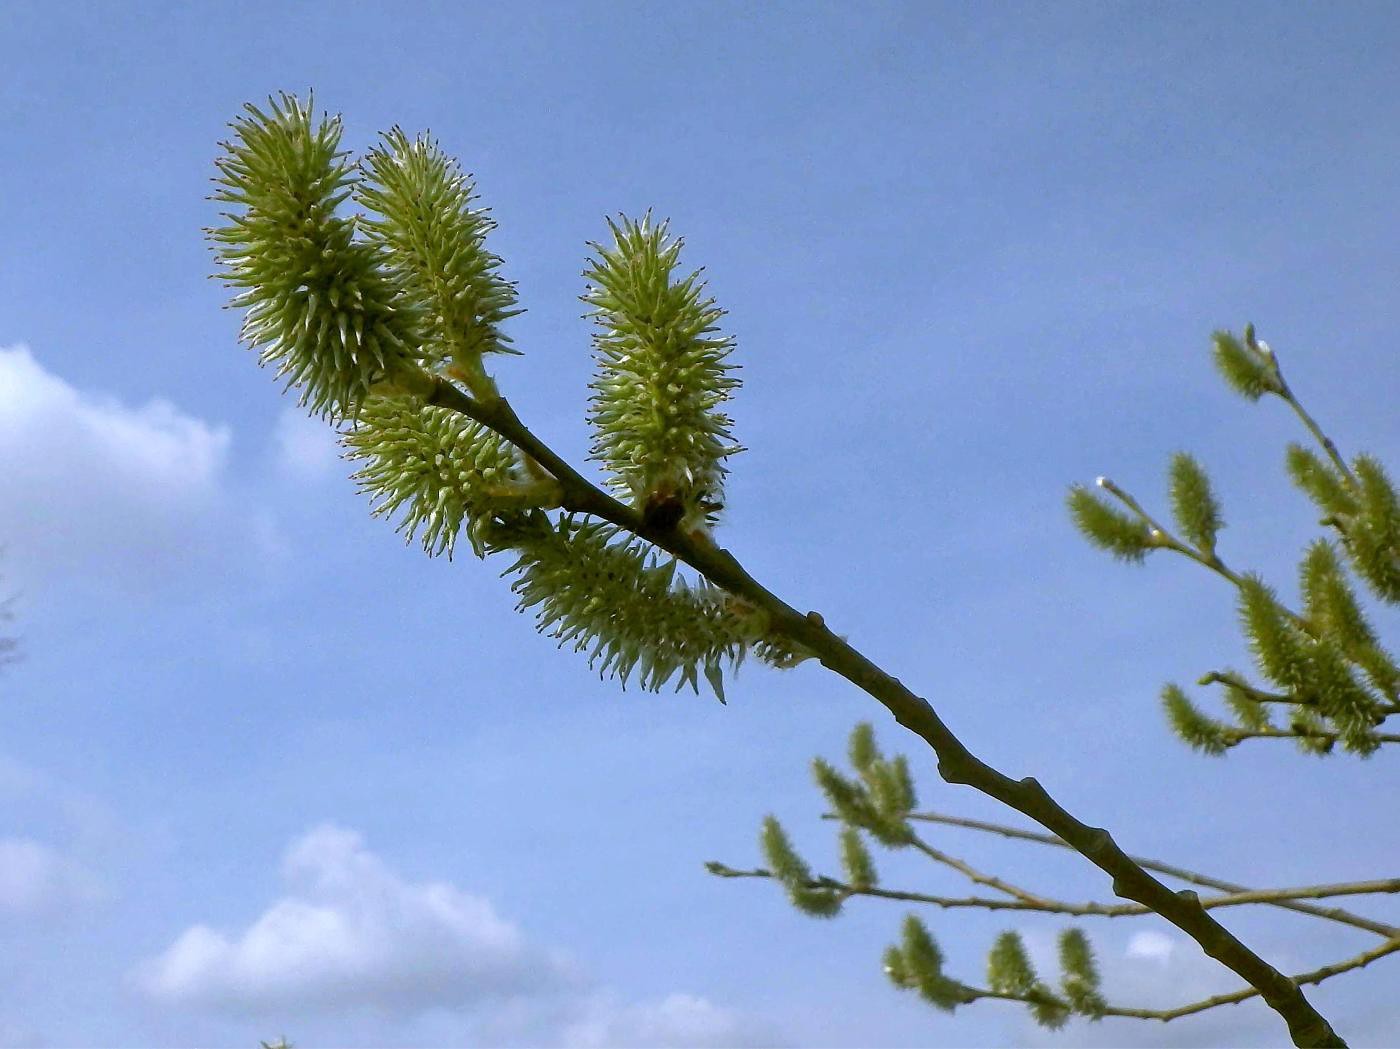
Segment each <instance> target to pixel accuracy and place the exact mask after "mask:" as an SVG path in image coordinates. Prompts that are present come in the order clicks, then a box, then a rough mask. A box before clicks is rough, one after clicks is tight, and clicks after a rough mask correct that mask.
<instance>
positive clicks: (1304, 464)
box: [1284, 442, 1358, 521]
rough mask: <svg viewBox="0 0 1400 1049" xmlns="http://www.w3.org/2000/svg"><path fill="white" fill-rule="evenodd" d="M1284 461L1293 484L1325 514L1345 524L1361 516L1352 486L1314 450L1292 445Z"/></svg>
mask: <svg viewBox="0 0 1400 1049" xmlns="http://www.w3.org/2000/svg"><path fill="white" fill-rule="evenodd" d="M1284 461H1285V464H1286V465H1287V467H1288V474H1289V476H1290V477H1292V478H1293V483H1294V484H1296V485H1297V486H1298V487H1299V488H1301V489H1302V490H1303V492H1304V493H1306V495H1307V496H1308V498H1309V499H1311V500H1312V501H1313V502H1314V503H1315V504H1316V505H1317V507H1318V509H1320V510H1321V511H1322V512H1323V513H1325V514H1328V515H1329V516H1332V517H1337V518H1342V519H1343V520H1344V521H1345V520H1348V519H1350V518H1351V517H1352V516H1353V515H1354V514H1355V513H1356V512H1357V509H1358V505H1357V501H1356V493H1355V492H1354V491H1352V488H1351V485H1350V484H1349V483H1348V482H1347V480H1346V478H1344V477H1343V476H1342V475H1341V474H1339V473H1338V472H1337V471H1336V469H1334V468H1333V467H1332V466H1331V464H1329V463H1327V462H1326V461H1325V460H1323V458H1322V457H1321V456H1319V455H1318V454H1317V453H1316V452H1314V451H1312V449H1310V448H1304V447H1303V446H1302V445H1301V444H1298V443H1296V442H1290V443H1289V445H1288V451H1287V454H1286V456H1285V460H1284Z"/></svg>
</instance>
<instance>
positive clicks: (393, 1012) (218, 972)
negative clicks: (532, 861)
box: [131, 824, 779, 1049]
mask: <svg viewBox="0 0 1400 1049" xmlns="http://www.w3.org/2000/svg"><path fill="white" fill-rule="evenodd" d="M281 874H282V877H283V880H284V881H285V882H286V883H287V885H288V889H289V891H288V892H287V894H286V895H284V896H283V897H281V898H280V899H278V900H277V901H275V902H274V903H273V904H272V905H271V906H270V907H268V908H267V909H266V910H265V911H264V912H263V913H262V914H261V915H260V916H259V917H258V918H257V919H256V920H254V921H253V922H252V923H251V924H250V925H249V926H248V927H247V928H246V929H244V930H243V931H241V932H238V933H233V934H229V933H225V932H220V931H218V930H216V929H213V928H210V927H209V926H207V925H194V926H191V927H190V928H188V929H187V930H185V932H184V933H182V934H181V935H180V936H178V937H177V938H176V940H175V941H174V942H173V943H172V944H171V945H170V947H168V948H167V949H166V950H165V951H164V952H163V953H161V954H160V955H159V956H157V957H155V958H152V959H150V960H148V961H146V962H143V963H142V964H140V965H138V966H137V967H136V968H135V969H134V970H133V972H132V974H131V979H132V984H133V986H134V987H135V988H136V989H137V990H138V991H139V992H141V993H142V994H144V995H145V996H146V997H147V998H149V999H151V1000H153V1001H155V1002H157V1003H161V1004H166V1005H170V1006H177V1007H184V1008H190V1009H200V1010H207V1011H217V1012H222V1013H232V1014H241V1015H246V1016H266V1017H269V1018H271V1017H273V1016H274V1015H275V1014H277V1013H278V1012H279V1010H285V1011H289V1012H291V1014H292V1015H295V1016H298V1017H301V1018H303V1020H308V1021H309V1014H310V1013H312V1012H313V1011H319V1013H320V1015H321V1016H323V1017H326V1018H331V1017H339V1020H340V1021H344V1020H345V1018H346V1015H347V1014H348V1013H354V1012H356V1010H357V1009H359V1007H362V1006H369V1007H372V1009H373V1015H370V1014H365V1015H364V1016H363V1017H362V1019H361V1020H360V1021H359V1023H360V1027H361V1029H362V1030H361V1033H363V1030H364V1029H369V1030H372V1031H374V1032H375V1037H376V1040H377V1041H379V1042H382V1043H387V1042H388V1041H392V1040H394V1039H395V1038H402V1037H405V1036H408V1037H414V1036H411V1035H407V1034H406V1033H407V1032H417V1033H418V1036H422V1035H423V1033H424V1032H425V1031H430V1032H431V1041H432V1042H433V1044H440V1045H448V1044H476V1043H479V1042H482V1041H486V1042H487V1043H488V1044H500V1045H506V1044H510V1045H515V1044H527V1045H535V1046H542V1045H552V1046H563V1047H568V1049H592V1047H598V1046H618V1047H622V1046H658V1047H661V1046H669V1047H676V1049H683V1047H688V1046H757V1045H775V1044H779V1043H778V1040H777V1039H776V1038H775V1037H773V1036H772V1035H771V1034H770V1033H768V1032H766V1031H764V1030H762V1029H761V1028H760V1027H759V1026H756V1025H755V1024H754V1023H753V1022H752V1020H751V1019H749V1018H747V1017H745V1016H743V1015H741V1014H738V1013H736V1012H734V1011H733V1010H729V1009H724V1008H721V1007H719V1006H717V1005H715V1004H713V1003H712V1002H710V1001H708V1000H707V999H705V998H702V997H697V996H694V995H689V994H672V995H668V996H664V997H661V998H657V999H653V1000H646V1001H640V1002H635V1001H628V1000H626V999H625V998H623V997H621V996H619V995H618V994H616V993H613V992H612V991H609V990H604V989H599V988H597V987H592V986H589V984H588V981H586V980H585V979H584V978H582V977H581V976H580V975H579V973H578V971H577V969H576V967H575V966H573V965H572V964H570V963H569V962H568V960H567V959H566V958H565V956H564V955H563V954H562V953H561V952H559V951H554V950H547V949H544V948H542V947H540V946H539V945H536V944H532V943H530V942H529V941H528V940H527V939H526V937H525V936H524V935H523V934H522V933H521V931H520V930H519V929H518V928H517V927H516V926H515V925H513V924H511V923H510V922H508V921H506V920H505V919H503V918H502V917H500V915H498V914H497V913H496V911H495V909H494V908H493V907H492V905H491V904H490V902H489V901H487V900H484V899H482V898H481V897H479V896H473V895H471V894H469V893H466V892H463V891H462V890H460V889H458V888H456V887H454V886H452V885H449V884H446V883H443V882H410V881H407V880H405V879H403V878H402V877H401V876H399V875H398V874H397V873H395V872H394V871H393V870H392V869H391V868H390V866H389V865H388V864H387V863H385V861H384V860H383V859H382V858H381V857H379V856H378V855H376V854H375V853H373V852H371V851H370V850H369V849H368V848H366V846H365V843H364V840H363V839H362V838H361V836H360V835H359V834H357V833H355V832H353V831H350V830H346V829H344V828H341V827H337V826H334V825H331V824H324V825H322V826H319V827H317V828H315V829H313V830H312V831H310V832H309V833H307V834H305V835H304V836H302V837H301V838H299V839H297V840H296V841H294V842H293V843H292V844H291V845H290V846H289V847H288V849H287V850H286V852H285V854H284V856H283V859H282V865H281ZM283 1015H285V1012H284V1013H283ZM278 1022H283V1021H281V1020H279V1021H278ZM386 1023H388V1024H389V1025H390V1026H388V1027H386V1026H385V1024H386ZM289 1033H290V1032H289ZM351 1036H352V1035H351V1033H349V1032H346V1031H343V1030H342V1031H341V1032H340V1034H339V1035H338V1037H339V1039H340V1040H342V1041H344V1040H345V1039H346V1038H347V1037H351ZM302 1037H312V1035H311V1034H310V1033H309V1032H307V1031H303V1032H302ZM354 1037H359V1035H354ZM293 1040H294V1041H295V1040H296V1037H295V1035H293Z"/></svg>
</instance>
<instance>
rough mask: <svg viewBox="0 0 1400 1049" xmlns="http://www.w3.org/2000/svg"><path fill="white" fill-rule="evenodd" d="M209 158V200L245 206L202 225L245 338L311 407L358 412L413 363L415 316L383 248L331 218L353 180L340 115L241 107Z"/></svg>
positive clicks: (281, 103) (282, 104)
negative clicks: (223, 221) (212, 169)
mask: <svg viewBox="0 0 1400 1049" xmlns="http://www.w3.org/2000/svg"><path fill="white" fill-rule="evenodd" d="M244 108H245V109H246V110H247V115H246V116H241V117H239V118H237V119H236V120H235V121H234V122H233V124H232V125H231V126H232V128H233V131H234V139H233V141H232V142H226V143H223V144H222V145H223V149H224V154H223V156H221V157H219V158H218V160H217V161H216V164H217V166H218V169H219V176H218V177H217V178H216V179H215V180H214V182H215V184H216V185H217V186H218V187H219V189H218V190H217V191H216V192H215V193H214V195H213V199H215V200H217V201H221V202H224V203H228V204H232V205H234V206H235V207H237V208H239V209H240V210H239V211H237V212H231V213H225V217H226V218H228V219H229V224H228V225H226V226H222V227H219V228H216V229H211V230H209V231H208V233H209V237H210V239H211V240H212V241H213V242H214V246H215V254H216V256H217V258H218V261H219V263H220V264H221V265H222V266H223V267H224V274H223V276H224V277H225V279H226V282H227V283H228V284H229V285H230V286H232V287H234V288H238V289H241V290H240V291H239V293H238V294H237V295H236V296H235V297H234V299H233V300H232V301H231V302H230V303H229V305H230V306H231V307H234V308H238V309H246V310H247V313H246V314H245V315H244V318H243V328H242V333H241V338H242V339H243V340H244V341H245V342H247V343H248V344H249V345H250V346H252V347H254V348H261V355H260V357H259V363H260V364H263V365H275V366H276V368H277V375H278V376H279V377H282V376H285V377H286V378H287V381H288V385H289V386H297V387H299V388H300V389H301V399H300V403H301V404H302V405H303V406H305V407H308V408H309V409H310V410H311V411H312V412H313V413H314V414H317V415H321V416H328V417H330V418H332V419H340V418H343V417H345V416H348V415H353V414H354V413H355V410H356V408H357V406H358V405H359V403H360V401H361V400H362V399H363V398H364V396H365V394H366V392H367V391H368V390H369V388H370V386H372V385H373V384H374V383H376V382H379V381H381V380H384V379H386V378H388V379H393V378H395V376H396V375H398V374H399V373H407V372H412V371H413V370H416V368H417V363H418V355H419V352H420V351H419V347H420V346H421V344H422V342H423V339H422V316H421V313H420V312H419V311H418V310H416V309H415V308H413V306H412V304H411V303H409V302H407V301H405V300H404V299H403V297H402V295H400V294H399V288H398V287H397V285H396V284H395V282H394V281H393V280H391V279H390V278H389V277H388V276H387V275H386V274H385V273H384V271H383V268H382V265H381V263H382V259H381V257H380V252H379V250H378V249H377V248H376V247H375V246H373V245H370V244H366V243H364V242H363V241H357V240H355V239H354V234H355V220H354V219H353V218H351V217H347V216H342V215H337V214H336V210H337V208H338V207H339V206H340V204H341V203H342V202H343V201H344V200H345V199H346V198H347V197H349V196H350V194H351V192H352V187H353V185H354V182H355V178H354V167H353V165H352V164H351V163H350V162H349V161H348V160H346V159H345V157H346V155H345V154H344V153H342V152H340V151H339V146H340V134H341V125H340V118H339V117H333V118H326V119H323V120H321V121H319V122H316V121H314V120H313V119H312V110H311V102H310V100H308V101H307V102H306V103H305V104H303V103H301V102H300V101H299V100H298V99H296V98H295V97H293V96H291V95H286V94H283V95H281V96H279V98H276V99H270V100H269V103H268V109H267V111H266V112H264V111H263V110H261V109H259V108H258V107H256V106H254V105H252V104H248V105H246V106H245V107H244Z"/></svg>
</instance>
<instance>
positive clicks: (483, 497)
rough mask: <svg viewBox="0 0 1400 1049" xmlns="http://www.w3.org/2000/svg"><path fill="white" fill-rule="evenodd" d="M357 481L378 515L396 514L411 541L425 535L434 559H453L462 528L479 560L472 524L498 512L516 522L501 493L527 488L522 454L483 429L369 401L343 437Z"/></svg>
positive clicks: (440, 414) (428, 411)
mask: <svg viewBox="0 0 1400 1049" xmlns="http://www.w3.org/2000/svg"><path fill="white" fill-rule="evenodd" d="M341 441H342V443H343V444H344V445H345V447H346V449H347V453H348V454H347V458H348V459H350V460H352V461H363V462H364V463H365V466H364V467H363V468H361V469H360V470H359V472H357V473H356V474H355V475H354V478H353V479H354V480H355V481H357V482H359V486H360V490H361V491H362V492H363V493H365V494H367V495H368V496H369V497H370V498H371V499H372V500H373V501H374V504H375V505H374V509H373V513H374V515H375V516H377V517H380V516H382V517H390V516H393V515H394V514H398V516H399V523H398V529H399V531H401V532H403V533H404V535H405V538H406V539H407V540H408V541H410V542H411V541H412V540H413V539H414V537H415V536H419V535H421V541H422V544H423V549H424V550H425V551H426V552H427V553H428V554H430V555H435V554H442V553H446V554H447V556H448V557H451V556H452V554H453V551H454V549H455V547H456V543H457V537H458V536H459V535H460V534H461V532H462V531H463V529H464V528H465V529H466V531H467V533H468V538H469V541H470V542H471V544H472V550H473V552H474V553H475V554H476V555H477V557H484V556H485V555H486V553H487V548H486V544H485V541H484V538H483V536H482V534H481V532H480V530H479V529H473V528H472V527H471V526H472V524H473V523H474V522H475V521H476V520H477V519H479V518H482V517H485V516H489V515H491V514H493V513H505V514H507V515H514V516H517V517H518V516H519V514H520V511H519V510H518V509H517V508H514V507H511V506H510V505H509V502H508V500H506V499H503V498H502V490H503V489H507V488H508V487H509V486H511V485H518V484H520V483H521V482H522V480H523V477H522V471H521V469H520V465H519V455H518V452H517V451H516V449H515V448H514V446H512V445H511V444H509V443H508V442H507V441H506V440H505V439H504V438H502V437H500V436H499V435H497V434H496V433H494V432H493V431H491V430H488V429H487V428H486V427H484V426H481V425H479V424H477V423H476V422H473V421H472V420H471V419H468V418H467V417H466V416H463V415H459V414H458V413H456V412H450V411H447V410H446V409H443V408H425V407H423V406H421V405H418V404H415V403H412V402H410V401H406V400H400V399H391V398H384V397H371V398H369V399H368V400H367V401H365V402H364V404H363V406H362V407H361V409H360V413H359V417H358V419H356V421H355V423H354V424H353V427H352V428H351V429H349V430H348V431H347V432H346V433H344V434H343V435H342V436H341Z"/></svg>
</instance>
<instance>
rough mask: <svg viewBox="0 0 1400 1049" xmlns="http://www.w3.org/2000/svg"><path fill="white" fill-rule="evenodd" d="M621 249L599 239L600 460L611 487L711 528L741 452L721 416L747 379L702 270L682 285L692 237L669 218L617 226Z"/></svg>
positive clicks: (593, 403)
mask: <svg viewBox="0 0 1400 1049" xmlns="http://www.w3.org/2000/svg"><path fill="white" fill-rule="evenodd" d="M608 226H609V228H610V229H611V230H612V235H613V244H612V246H611V247H604V246H602V245H599V244H590V245H589V246H590V247H592V248H593V249H594V250H595V251H596V252H597V253H598V256H599V258H598V259H597V260H590V261H589V267H588V269H586V270H585V271H584V277H585V278H587V280H588V281H589V282H590V285H589V287H588V290H587V292H586V293H585V294H584V295H583V296H582V299H583V301H584V302H586V303H588V304H589V305H590V306H592V307H593V310H592V312H591V313H590V314H588V316H591V317H592V318H593V319H594V320H595V322H596V323H597V325H598V326H599V328H600V329H601V331H600V332H599V333H597V334H596V335H595V336H594V340H593V341H594V350H595V358H596V361H597V372H596V375H595V378H594V379H593V381H592V383H591V384H590V385H591V387H592V389H593V390H594V394H593V396H592V398H591V399H590V408H589V415H588V419H589V423H590V424H591V426H592V428H593V433H594V444H593V447H592V454H591V458H593V459H597V460H600V461H602V463H603V464H604V466H605V467H606V468H607V470H608V472H609V474H610V475H611V477H610V480H609V483H610V485H611V486H612V487H613V488H614V489H615V490H616V491H618V492H619V493H621V494H622V495H623V496H624V497H627V498H630V499H631V500H632V503H633V505H634V506H635V507H636V508H637V509H638V510H641V511H642V512H644V513H646V514H648V515H656V516H655V519H656V520H659V521H662V522H664V523H665V524H673V525H676V526H677V527H680V528H684V529H687V530H690V529H695V528H698V527H703V526H705V525H708V524H709V523H711V522H712V521H713V518H714V514H715V512H716V509H717V508H718V507H719V506H720V505H721V504H722V503H723V501H724V500H723V488H724V474H725V467H724V465H723V463H724V460H725V459H726V458H727V457H728V456H730V455H733V454H734V453H736V452H738V451H741V450H742V449H740V448H739V447H738V446H736V445H735V444H734V443H733V440H734V439H733V435H732V434H731V433H730V430H729V427H730V424H731V420H730V418H729V417H728V416H727V415H725V414H724V413H723V412H721V411H719V405H720V404H722V403H723V402H724V401H726V400H728V399H729V396H730V391H731V390H733V389H734V388H735V387H737V386H738V385H739V380H738V379H735V378H731V377H730V372H731V371H733V366H732V365H730V364H728V363H726V358H727V357H728V356H729V353H730V351H731V350H732V348H733V339H732V338H730V337H723V336H719V335H718V334H717V332H718V329H717V328H716V326H715V322H716V321H718V320H719V318H720V317H721V316H723V315H724V311H723V310H721V309H719V308H717V307H716V306H715V304H714V299H712V298H711V299H704V300H702V299H701V297H700V296H701V293H702V291H703V287H704V285H703V284H702V283H700V281H699V275H700V271H699V270H697V271H695V272H694V273H692V274H691V275H690V276H688V277H686V278H685V279H683V280H673V279H672V276H671V274H672V271H673V270H674V269H675V267H676V264H677V261H678V259H679V256H680V250H681V245H682V242H681V240H679V239H675V240H668V239H667V237H666V226H667V224H666V223H665V222H662V223H660V224H659V225H653V224H652V222H651V213H650V212H648V213H647V214H646V216H644V217H643V218H642V219H641V221H640V222H634V221H632V220H631V219H628V218H626V217H625V216H624V217H622V218H621V224H620V225H619V224H617V223H614V222H613V221H612V220H611V219H609V220H608Z"/></svg>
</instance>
